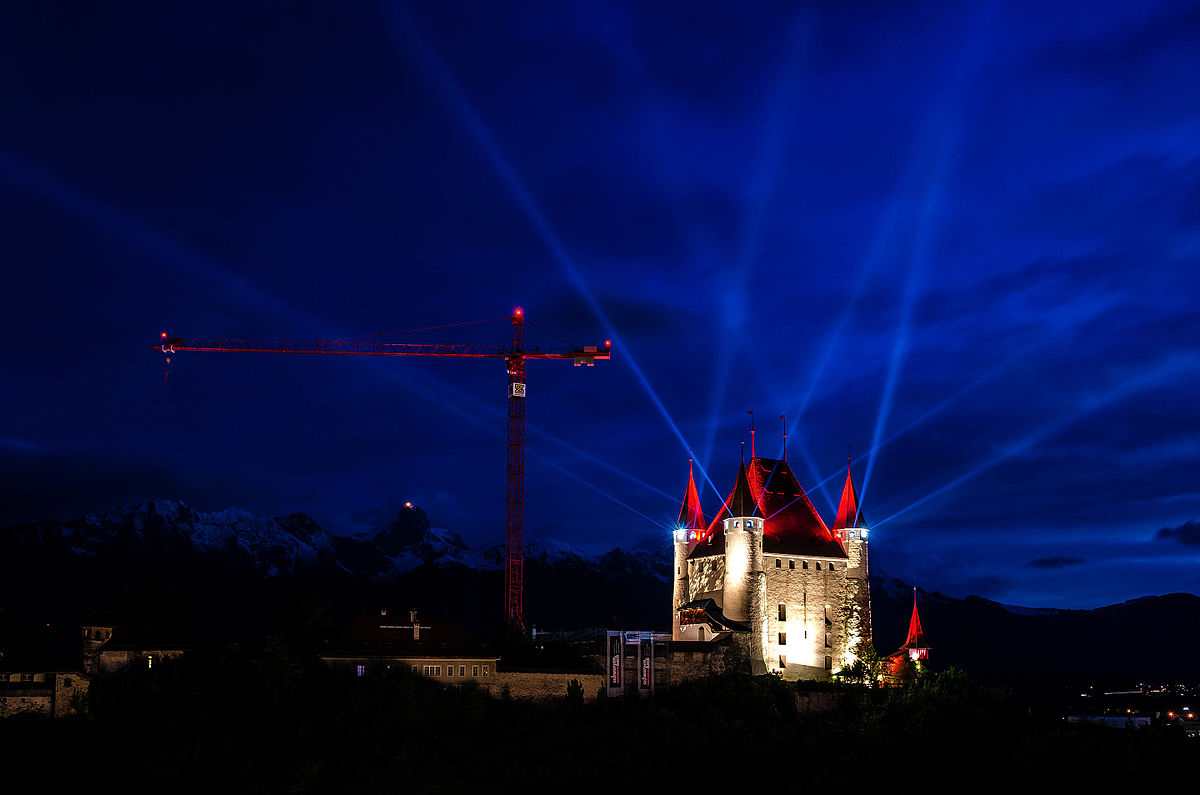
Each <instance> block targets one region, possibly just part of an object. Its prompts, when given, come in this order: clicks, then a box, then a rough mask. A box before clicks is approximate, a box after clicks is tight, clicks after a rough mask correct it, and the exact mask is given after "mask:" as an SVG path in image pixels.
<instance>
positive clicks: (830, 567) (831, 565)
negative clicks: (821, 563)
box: [829, 563, 833, 571]
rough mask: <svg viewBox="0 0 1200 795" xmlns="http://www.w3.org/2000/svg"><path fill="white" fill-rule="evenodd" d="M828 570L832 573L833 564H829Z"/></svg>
mask: <svg viewBox="0 0 1200 795" xmlns="http://www.w3.org/2000/svg"><path fill="white" fill-rule="evenodd" d="M829 570H830V571H833V564H832V563H830V564H829Z"/></svg>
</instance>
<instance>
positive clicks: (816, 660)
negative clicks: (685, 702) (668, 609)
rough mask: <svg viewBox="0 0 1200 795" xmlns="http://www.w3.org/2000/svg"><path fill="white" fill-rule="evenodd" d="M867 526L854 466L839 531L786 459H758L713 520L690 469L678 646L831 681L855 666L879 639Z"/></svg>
mask: <svg viewBox="0 0 1200 795" xmlns="http://www.w3.org/2000/svg"><path fill="white" fill-rule="evenodd" d="M865 524H866V522H865V521H864V520H863V517H862V515H861V514H860V513H859V510H858V494H857V492H856V491H855V488H854V482H853V481H852V480H851V477H850V468H849V466H848V465H847V468H846V485H845V488H844V489H843V490H842V499H841V503H840V505H839V506H838V512H837V517H836V519H835V520H834V523H833V526H832V527H829V526H827V525H826V524H825V522H824V521H822V519H821V516H820V515H819V514H818V513H817V511H816V509H815V508H813V505H812V503H811V502H809V499H808V496H807V495H806V494H805V493H804V489H803V488H802V487H801V486H800V483H799V482H798V481H797V480H796V476H795V475H794V474H793V473H792V470H791V467H789V466H788V463H787V460H786V456H785V458H784V460H776V459H772V458H757V457H754V455H753V453H751V459H750V462H749V464H747V463H745V461H743V462H742V465H741V467H740V468H739V470H738V475H737V482H736V483H735V484H734V487H733V491H732V492H731V493H730V495H729V498H728V499H726V500H725V502H724V503H722V505H721V508H720V511H719V512H718V514H717V516H716V518H714V519H713V520H712V521H711V522H705V519H704V514H703V512H702V510H701V507H700V497H699V494H698V492H697V490H696V481H695V479H694V478H693V477H692V474H691V472H690V471H689V473H688V485H687V492H686V494H685V496H684V500H683V506H682V508H681V509H680V511H679V522H678V524H677V526H676V527H677V529H676V530H675V533H674V536H675V589H674V596H673V602H672V605H671V606H672V610H673V612H674V620H673V626H672V639H673V640H674V641H685V642H686V641H709V642H713V641H726V642H727V643H728V644H731V645H732V646H734V647H736V648H739V649H740V650H742V651H743V652H744V655H743V658H742V659H743V660H744V662H743V663H742V665H740V666H739V667H748V670H749V672H750V673H754V674H761V673H766V672H768V671H774V672H779V673H781V674H782V675H783V676H785V677H786V678H788V679H823V678H826V677H828V676H829V675H830V674H831V673H833V672H836V671H840V670H842V669H843V668H847V667H849V666H850V665H852V664H853V663H854V661H855V656H854V650H855V647H856V644H857V643H858V642H859V641H860V640H870V639H871V594H870V587H869V584H868V579H867V533H868V531H867V529H866V527H865ZM677 645H678V644H677ZM715 645H716V644H714V646H715Z"/></svg>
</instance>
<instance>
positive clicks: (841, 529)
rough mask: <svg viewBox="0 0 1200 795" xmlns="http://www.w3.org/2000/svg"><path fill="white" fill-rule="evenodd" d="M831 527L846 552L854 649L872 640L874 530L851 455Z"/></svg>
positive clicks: (849, 625)
mask: <svg viewBox="0 0 1200 795" xmlns="http://www.w3.org/2000/svg"><path fill="white" fill-rule="evenodd" d="M830 529H831V530H833V532H834V534H835V535H836V536H837V540H838V543H840V544H841V545H842V549H844V550H845V551H846V558H847V563H846V588H847V591H848V592H847V594H846V596H847V600H846V610H847V611H848V615H847V621H846V632H847V640H848V643H847V649H848V650H849V651H851V652H853V651H854V646H855V645H856V644H857V643H859V642H865V641H869V640H871V579H870V571H869V570H868V565H867V564H868V548H867V536H868V535H869V533H870V530H869V529H868V528H867V521H866V519H865V518H864V517H863V515H862V509H861V507H860V506H859V504H858V492H857V491H856V490H855V488H854V479H853V477H851V474H850V459H849V458H847V459H846V485H845V486H844V487H843V488H842V499H841V501H840V502H839V503H838V512H837V518H836V519H835V520H834V522H833V527H832V528H830Z"/></svg>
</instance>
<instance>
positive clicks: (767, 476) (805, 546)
mask: <svg viewBox="0 0 1200 795" xmlns="http://www.w3.org/2000/svg"><path fill="white" fill-rule="evenodd" d="M748 474H749V478H750V488H751V490H752V491H753V492H754V495H755V498H756V499H757V500H758V504H759V507H760V508H761V509H762V515H763V516H764V517H766V521H765V522H763V552H766V553H768V554H769V553H772V552H776V553H779V554H783V555H822V556H826V557H834V558H844V557H846V553H845V551H844V550H843V549H842V546H841V544H839V543H838V542H837V539H836V538H835V537H834V535H833V533H831V532H830V531H829V528H828V527H826V526H825V521H824V520H823V519H821V516H820V514H818V513H817V509H816V508H814V507H813V504H812V502H810V501H809V499H808V495H807V494H805V493H804V487H802V486H801V485H800V481H798V480H797V479H796V475H795V473H793V472H792V468H791V467H790V466H788V463H787V461H781V460H779V459H775V458H755V459H754V460H753V461H751V462H750V468H749V472H748Z"/></svg>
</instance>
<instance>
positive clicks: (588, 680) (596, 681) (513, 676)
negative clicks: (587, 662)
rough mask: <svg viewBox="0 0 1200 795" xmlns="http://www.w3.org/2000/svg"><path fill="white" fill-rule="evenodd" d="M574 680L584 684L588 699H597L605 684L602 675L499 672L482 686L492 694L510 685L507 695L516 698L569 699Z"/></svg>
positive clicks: (500, 692)
mask: <svg viewBox="0 0 1200 795" xmlns="http://www.w3.org/2000/svg"><path fill="white" fill-rule="evenodd" d="M572 679H575V680H577V681H578V682H579V683H580V684H581V685H583V697H584V699H585V700H587V701H595V700H596V698H597V697H598V696H599V694H600V692H601V690H602V689H603V688H604V686H605V684H606V680H605V678H604V675H603V674H572V673H557V672H549V673H545V672H541V671H536V672H535V671H529V672H526V671H497V672H496V673H494V674H493V675H492V676H491V681H490V682H488V683H487V684H486V685H484V686H483V689H484V690H486V691H487V692H489V693H490V694H491V695H493V696H500V695H501V694H502V693H503V692H504V689H505V688H508V694H509V695H510V696H511V697H513V698H518V699H524V700H529V701H547V700H553V699H560V698H566V697H567V685H569V684H570V683H571V680H572Z"/></svg>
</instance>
